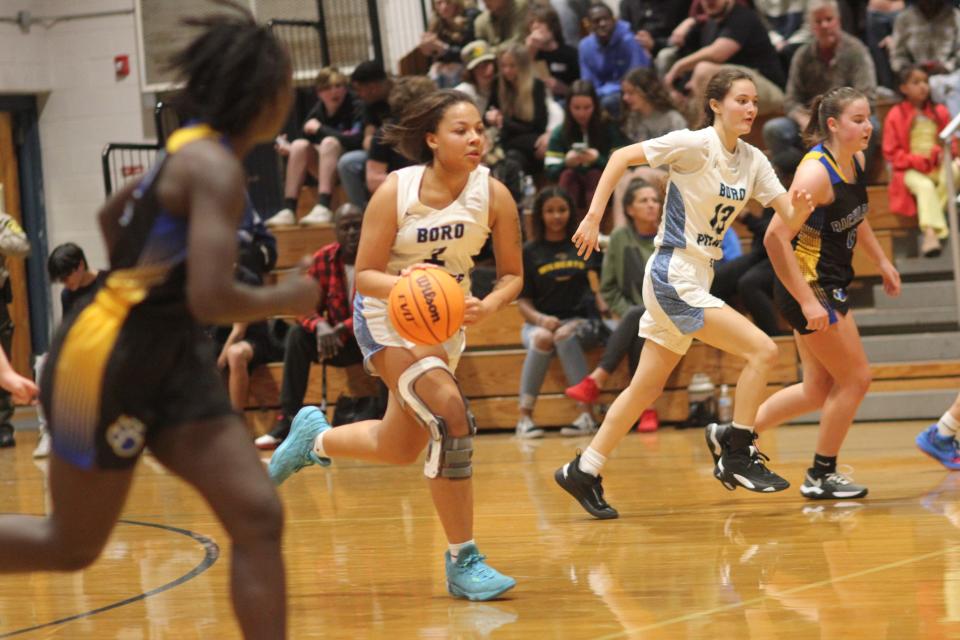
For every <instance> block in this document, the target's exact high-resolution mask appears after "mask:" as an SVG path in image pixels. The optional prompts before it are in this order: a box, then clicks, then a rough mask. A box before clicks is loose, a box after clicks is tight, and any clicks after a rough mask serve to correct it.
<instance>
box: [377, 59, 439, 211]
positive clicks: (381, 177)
mask: <svg viewBox="0 0 960 640" xmlns="http://www.w3.org/2000/svg"><path fill="white" fill-rule="evenodd" d="M436 90H437V85H436V84H435V83H434V82H433V80H431V79H430V78H427V77H425V76H405V77H402V78H399V79H397V81H396V82H395V83H394V84H393V88H392V89H391V90H390V97H389V98H387V102H388V103H389V104H390V113H391V114H396V117H399V115H400V114H401V113H403V110H404V109H406V108H407V106H409V105H410V104H413V103H414V102H416V101H417V100H418V99H419V98H422V97H423V96H426V95H428V94H430V93H433V92H434V91H436ZM394 121H395V117H394V116H391V117H389V118H387V120H386V122H385V124H386V123H390V122H394ZM412 164H414V163H413V161H412V160H410V159H409V158H407V157H406V156H404V155H403V154H402V153H400V152H398V151H397V150H396V149H394V148H393V147H392V146H390V145H388V144H385V143H384V142H383V127H380V128H379V129H377V131H376V133H374V135H373V142H371V143H370V151H369V153H368V154H367V191H369V192H370V193H371V194H372V193H374V192H375V191H376V190H377V189H378V188H379V187H380V185H381V184H383V183H384V181H385V180H386V179H387V175H389V173H390V172H391V171H396V170H397V169H402V168H404V167H409V166H410V165H412Z"/></svg>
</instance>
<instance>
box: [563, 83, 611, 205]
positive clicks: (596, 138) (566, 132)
mask: <svg viewBox="0 0 960 640" xmlns="http://www.w3.org/2000/svg"><path fill="white" fill-rule="evenodd" d="M622 145H623V138H622V136H621V134H620V130H619V129H618V128H617V125H616V123H615V122H614V121H613V120H612V119H610V118H609V117H608V116H607V114H606V112H604V111H603V109H601V107H600V99H599V98H598V97H597V92H596V90H595V89H594V86H593V83H592V82H590V81H589V80H576V81H574V83H573V84H572V85H570V96H569V98H568V99H567V105H566V107H565V108H564V117H563V124H561V125H559V126H557V127H556V128H554V130H553V132H552V133H551V134H550V142H549V143H548V144H547V157H546V159H545V160H544V168H545V170H546V172H547V177H548V178H550V180H554V181H557V182H558V183H559V184H560V187H561V188H563V190H564V191H566V192H567V194H568V195H569V196H570V198H571V199H572V200H573V204H574V206H575V207H576V208H577V212H578V213H579V214H581V215H582V214H583V213H584V212H586V209H587V205H589V204H590V201H591V200H592V199H593V192H594V191H596V189H597V183H598V182H599V181H600V175H601V174H602V173H603V168H604V167H606V166H607V160H608V159H609V158H610V153H611V152H612V151H613V149H615V148H617V147H620V146H622Z"/></svg>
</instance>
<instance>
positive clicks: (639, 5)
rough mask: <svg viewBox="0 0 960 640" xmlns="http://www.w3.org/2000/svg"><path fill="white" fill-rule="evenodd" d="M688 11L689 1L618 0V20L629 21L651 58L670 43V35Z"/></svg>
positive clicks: (638, 40)
mask: <svg viewBox="0 0 960 640" xmlns="http://www.w3.org/2000/svg"><path fill="white" fill-rule="evenodd" d="M689 12H690V3H689V2H682V1H681V0H620V19H621V20H624V21H626V22H629V23H630V28H631V29H633V33H634V36H635V37H636V39H637V42H639V43H640V46H641V47H643V48H644V49H646V50H647V53H648V54H649V55H650V58H651V59H653V58H655V57H656V55H657V54H658V53H659V52H660V50H661V49H663V48H664V47H666V46H669V44H670V43H669V40H670V34H671V33H673V30H674V29H676V28H677V25H678V24H680V23H681V22H683V19H684V18H686V17H687V14H688V13H689Z"/></svg>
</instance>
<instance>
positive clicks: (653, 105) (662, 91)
mask: <svg viewBox="0 0 960 640" xmlns="http://www.w3.org/2000/svg"><path fill="white" fill-rule="evenodd" d="M621 87H622V88H623V104H624V106H625V107H626V111H625V113H624V114H623V116H622V118H621V125H620V130H621V132H622V133H623V135H624V137H625V138H626V141H627V142H628V143H633V142H642V141H644V140H649V139H651V138H658V137H660V136H662V135H666V134H668V133H670V132H671V131H676V130H678V129H686V128H687V121H686V119H685V118H684V117H683V115H682V114H681V113H680V112H679V111H677V109H676V107H675V106H674V104H673V101H671V100H670V96H669V95H668V94H667V90H666V88H665V87H664V86H663V83H662V82H660V79H659V78H658V77H657V74H656V72H655V71H654V70H653V69H651V68H642V67H640V68H637V69H631V70H630V71H629V72H628V73H627V75H626V76H624V78H623V82H622V83H621ZM635 178H642V179H643V180H645V181H646V182H648V183H650V184H651V185H653V186H654V187H656V188H661V187H662V186H663V185H664V184H666V181H667V173H666V171H663V170H662V169H653V168H651V167H648V166H638V167H630V168H629V169H628V170H627V171H626V172H625V173H624V176H623V178H621V179H620V182H619V183H617V187H616V190H615V191H614V194H613V197H612V198H611V208H612V212H613V225H614V227H620V226H623V225H624V224H627V217H626V216H625V215H624V210H623V202H624V195H625V194H626V190H627V187H628V186H629V184H630V182H631V181H632V180H634V179H635Z"/></svg>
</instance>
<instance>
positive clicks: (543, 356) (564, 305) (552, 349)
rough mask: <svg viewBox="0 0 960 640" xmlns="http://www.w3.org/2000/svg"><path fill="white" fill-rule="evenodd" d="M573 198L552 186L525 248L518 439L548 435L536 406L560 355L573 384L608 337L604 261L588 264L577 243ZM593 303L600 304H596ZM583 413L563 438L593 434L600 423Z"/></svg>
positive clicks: (540, 202) (586, 409) (584, 409)
mask: <svg viewBox="0 0 960 640" xmlns="http://www.w3.org/2000/svg"><path fill="white" fill-rule="evenodd" d="M575 212H576V209H575V208H574V206H573V201H572V200H571V199H570V196H569V195H567V193H566V192H565V191H564V190H563V189H561V188H560V187H547V188H545V189H543V190H542V191H541V192H540V193H539V194H537V197H536V200H535V201H534V204H533V237H534V239H533V240H531V241H529V242H527V243H526V244H525V245H524V246H523V273H524V278H523V291H522V292H521V294H520V297H519V298H518V299H517V307H518V308H519V309H520V314H521V315H522V316H523V319H524V320H525V322H524V324H523V328H522V329H521V330H520V338H521V340H522V342H523V346H524V347H525V348H526V349H527V354H526V357H525V358H524V361H523V371H522V372H521V374H520V418H519V420H518V421H517V429H516V434H517V437H518V438H540V437H543V434H544V432H543V429H540V428H538V427H537V426H536V425H535V424H534V422H533V407H534V405H535V404H536V402H537V396H538V395H539V394H540V388H541V387H542V386H543V381H544V379H545V378H546V376H547V370H548V369H549V367H550V361H551V360H553V356H554V355H556V356H557V357H559V358H560V364H561V365H563V372H564V374H565V375H566V378H567V384H570V385H573V384H576V383H578V382H580V380H582V379H583V378H584V376H586V375H587V373H588V372H589V369H588V368H587V361H586V358H585V356H584V353H583V351H584V349H588V348H590V347H593V346H596V345H597V344H598V343H600V342H601V341H602V340H603V339H604V338H605V337H606V331H605V327H604V326H603V323H602V322H601V321H600V320H599V318H598V317H597V316H598V314H597V310H600V311H601V312H603V311H606V310H607V305H606V303H605V302H604V300H603V298H602V297H601V296H600V294H599V291H598V290H599V284H600V282H599V272H600V261H599V259H598V256H597V255H596V254H595V255H594V258H593V259H592V260H589V261H585V260H584V259H583V258H581V257H580V256H578V255H577V248H576V247H575V246H574V245H573V243H572V242H571V240H570V239H571V238H572V237H573V232H574V230H575V229H576V228H577V223H578V221H579V218H578V217H577V216H576V215H575ZM592 299H595V300H596V304H595V305H594V304H592ZM578 408H579V411H580V415H579V416H578V417H577V418H576V419H575V420H574V421H573V424H572V426H569V427H564V428H563V429H562V431H561V433H562V434H563V435H571V436H576V435H584V434H590V433H593V432H594V431H595V430H596V428H597V423H596V422H595V421H594V419H593V415H592V414H591V411H590V406H589V405H588V404H586V403H579V405H578Z"/></svg>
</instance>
